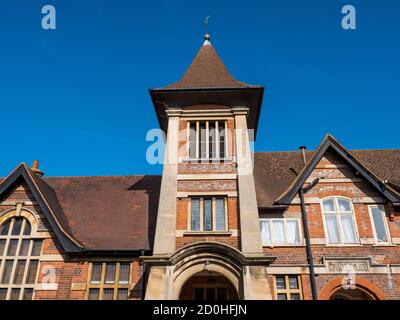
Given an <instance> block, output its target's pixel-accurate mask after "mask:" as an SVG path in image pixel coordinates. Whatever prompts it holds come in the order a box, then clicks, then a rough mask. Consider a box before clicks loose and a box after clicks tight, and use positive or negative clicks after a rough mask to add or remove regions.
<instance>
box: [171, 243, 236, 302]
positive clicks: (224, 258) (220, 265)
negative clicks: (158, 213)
mask: <svg viewBox="0 0 400 320" xmlns="http://www.w3.org/2000/svg"><path fill="white" fill-rule="evenodd" d="M240 255H241V253H240V252H239V251H237V250H236V249H234V248H232V247H229V246H226V245H224V244H221V243H196V244H191V245H188V246H186V247H183V248H181V249H180V250H178V251H177V252H176V254H174V257H173V259H172V260H173V265H174V271H173V298H174V299H180V298H181V297H182V298H184V299H189V298H193V297H194V294H195V292H194V290H193V289H194V288H196V287H198V288H200V287H201V288H207V287H209V288H216V291H215V292H214V293H215V294H217V291H218V288H226V292H227V293H228V294H227V296H228V297H229V299H239V298H240V297H241V296H242V291H243V290H242V264H241V261H240ZM210 275H211V277H213V278H214V280H215V282H216V284H218V283H219V284H220V285H219V286H218V285H211V283H208V284H207V283H205V284H204V285H199V280H200V278H201V277H202V278H203V280H204V281H206V282H207V280H210V279H209V277H210ZM188 288H190V289H188ZM189 290H190V292H189ZM206 291H207V290H206ZM209 291H210V290H209ZM220 291H221V292H222V291H223V290H222V289H221V290H220ZM182 292H183V293H184V294H185V296H182V295H181V294H182ZM198 292H200V290H198ZM203 292H205V291H204V290H203ZM221 292H220V293H221ZM221 295H222V293H221Z"/></svg>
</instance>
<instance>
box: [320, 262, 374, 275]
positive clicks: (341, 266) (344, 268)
mask: <svg viewBox="0 0 400 320" xmlns="http://www.w3.org/2000/svg"><path fill="white" fill-rule="evenodd" d="M327 267H328V270H329V271H331V272H337V273H354V272H369V263H368V261H367V260H331V261H327Z"/></svg>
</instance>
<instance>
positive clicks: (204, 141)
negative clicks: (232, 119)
mask: <svg viewBox="0 0 400 320" xmlns="http://www.w3.org/2000/svg"><path fill="white" fill-rule="evenodd" d="M227 132H228V130H227V121H224V120H222V121H221V120H216V121H214V120H213V121H211V120H208V121H189V122H188V135H187V138H188V144H187V145H188V155H189V158H190V159H209V160H224V159H225V158H227V155H228V144H227V136H228V135H227Z"/></svg>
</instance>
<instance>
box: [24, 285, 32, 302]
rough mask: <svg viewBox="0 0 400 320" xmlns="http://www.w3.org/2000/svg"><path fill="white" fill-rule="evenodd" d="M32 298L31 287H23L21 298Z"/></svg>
mask: <svg viewBox="0 0 400 320" xmlns="http://www.w3.org/2000/svg"><path fill="white" fill-rule="evenodd" d="M32 298H33V289H31V288H28V289H25V290H24V293H23V297H22V299H23V300H32Z"/></svg>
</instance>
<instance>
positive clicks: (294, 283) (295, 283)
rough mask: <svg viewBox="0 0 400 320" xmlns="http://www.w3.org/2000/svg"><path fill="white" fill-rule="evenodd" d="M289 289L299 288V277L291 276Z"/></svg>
mask: <svg viewBox="0 0 400 320" xmlns="http://www.w3.org/2000/svg"><path fill="white" fill-rule="evenodd" d="M289 288H290V289H298V288H299V279H298V277H297V276H289Z"/></svg>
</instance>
